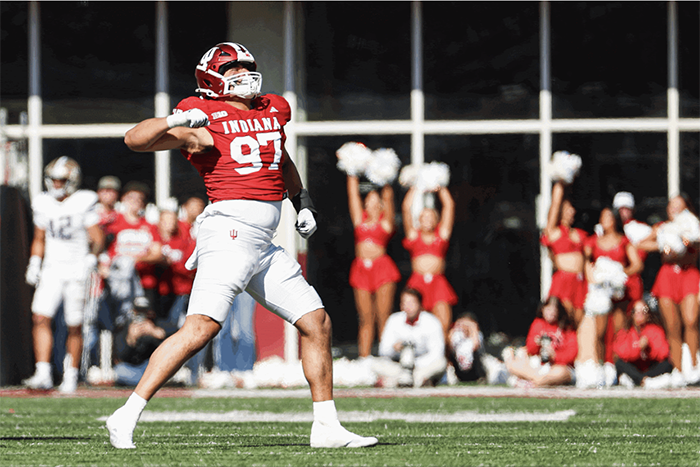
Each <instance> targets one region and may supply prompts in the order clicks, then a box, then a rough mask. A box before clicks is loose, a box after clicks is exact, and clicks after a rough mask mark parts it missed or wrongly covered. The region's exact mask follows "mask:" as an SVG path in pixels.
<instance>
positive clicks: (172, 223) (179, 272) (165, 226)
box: [157, 210, 195, 332]
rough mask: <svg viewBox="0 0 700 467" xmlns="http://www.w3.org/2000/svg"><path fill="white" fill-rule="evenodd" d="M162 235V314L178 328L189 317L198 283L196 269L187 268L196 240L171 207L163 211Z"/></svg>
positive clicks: (160, 287)
mask: <svg viewBox="0 0 700 467" xmlns="http://www.w3.org/2000/svg"><path fill="white" fill-rule="evenodd" d="M158 234H159V236H160V239H161V252H162V256H163V262H162V263H161V264H159V265H158V269H157V272H158V274H157V275H158V297H159V300H160V305H159V307H158V309H159V310H160V314H159V315H160V317H163V318H165V319H166V321H167V322H168V323H170V326H172V327H173V328H178V327H179V325H178V323H180V322H181V321H184V319H185V313H186V312H187V304H188V303H189V297H190V293H191V292H192V283H193V282H194V271H190V270H189V269H187V268H186V267H185V262H186V261H187V259H188V258H189V257H190V255H191V254H192V252H193V251H194V247H195V241H194V239H193V238H192V237H191V236H190V233H189V231H184V232H183V231H182V229H180V226H179V223H178V219H177V214H176V212H175V211H171V210H161V212H160V219H159V221H158ZM173 332H174V329H173Z"/></svg>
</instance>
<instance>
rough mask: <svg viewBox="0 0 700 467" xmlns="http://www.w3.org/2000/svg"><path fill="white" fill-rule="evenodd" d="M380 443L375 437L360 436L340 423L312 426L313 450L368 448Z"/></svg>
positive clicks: (316, 423)
mask: <svg viewBox="0 0 700 467" xmlns="http://www.w3.org/2000/svg"><path fill="white" fill-rule="evenodd" d="M377 443H378V440H377V438H375V437H374V436H367V437H365V436H359V435H356V434H355V433H352V432H350V431H348V430H346V429H345V428H343V427H342V426H341V425H340V423H339V422H336V423H335V424H333V425H326V424H323V423H321V422H314V423H313V425H311V447H312V448H366V447H369V446H374V445H376V444H377Z"/></svg>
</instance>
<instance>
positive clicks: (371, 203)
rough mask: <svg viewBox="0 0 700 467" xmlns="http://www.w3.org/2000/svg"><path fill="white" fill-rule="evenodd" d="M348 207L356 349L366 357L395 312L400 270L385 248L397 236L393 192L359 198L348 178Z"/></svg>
mask: <svg viewBox="0 0 700 467" xmlns="http://www.w3.org/2000/svg"><path fill="white" fill-rule="evenodd" d="M347 179H348V180H347V188H348V206H349V209H350V218H351V219H352V225H353V227H354V233H355V260H354V261H353V263H352V266H351V267H350V286H351V287H352V289H353V293H354V295H355V306H356V307H357V315H358V321H359V322H358V334H357V347H358V353H359V356H360V357H361V358H362V357H367V356H369V355H370V353H371V350H372V344H373V343H374V338H375V335H376V336H381V335H382V332H383V330H384V324H385V323H386V320H387V318H389V315H390V314H391V312H392V307H393V306H394V295H395V293H396V283H397V282H398V281H399V280H400V279H401V274H400V273H399V269H398V268H397V267H396V264H395V263H394V261H393V260H392V259H391V258H390V257H389V255H387V253H386V247H387V245H388V243H389V240H390V239H391V237H392V236H393V235H394V232H395V230H396V229H395V226H394V210H395V208H394V191H393V189H392V188H391V186H390V185H384V186H383V187H382V188H381V195H380V194H379V193H378V192H377V190H372V191H370V192H369V193H367V195H366V196H365V199H364V203H363V201H362V198H361V196H360V188H359V179H358V177H356V176H352V175H348V177H347Z"/></svg>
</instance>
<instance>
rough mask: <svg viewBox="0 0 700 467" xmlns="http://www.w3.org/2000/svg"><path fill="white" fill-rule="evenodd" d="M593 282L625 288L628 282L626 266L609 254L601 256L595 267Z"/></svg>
mask: <svg viewBox="0 0 700 467" xmlns="http://www.w3.org/2000/svg"><path fill="white" fill-rule="evenodd" d="M593 282H594V283H596V284H601V285H603V286H605V287H609V288H611V289H620V288H621V289H624V288H625V283H626V282H627V274H625V270H624V266H622V264H621V263H618V262H617V261H614V260H612V259H610V258H608V257H607V256H601V257H600V258H598V259H597V260H596V262H595V265H594V267H593Z"/></svg>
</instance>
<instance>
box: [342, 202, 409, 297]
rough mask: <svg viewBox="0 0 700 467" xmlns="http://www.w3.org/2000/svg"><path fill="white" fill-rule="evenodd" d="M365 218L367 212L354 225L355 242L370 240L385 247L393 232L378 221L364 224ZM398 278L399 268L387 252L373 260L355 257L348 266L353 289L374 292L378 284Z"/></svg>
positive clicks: (399, 274) (397, 279)
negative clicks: (357, 223)
mask: <svg viewBox="0 0 700 467" xmlns="http://www.w3.org/2000/svg"><path fill="white" fill-rule="evenodd" d="M366 218H367V214H366V213H363V214H362V221H363V222H362V223H361V224H360V225H358V226H357V227H355V244H359V243H362V242H372V243H376V244H377V245H379V246H381V247H384V248H386V246H387V245H388V244H389V240H390V239H391V237H392V236H393V235H394V234H393V232H392V233H389V232H387V231H386V230H384V228H383V227H382V226H381V224H380V223H379V222H377V223H376V224H374V225H369V224H366V223H365V222H364V221H365V219H366ZM400 279H401V273H400V272H399V268H397V267H396V263H394V260H392V259H391V258H390V257H389V255H387V254H384V255H382V256H380V257H379V258H375V259H373V260H372V259H362V258H355V259H354V260H353V262H352V265H351V266H350V286H351V287H352V288H353V289H359V290H367V291H368V292H371V293H374V292H376V291H377V289H378V288H379V287H380V286H382V285H384V284H386V283H388V282H398V281H399V280H400Z"/></svg>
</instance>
